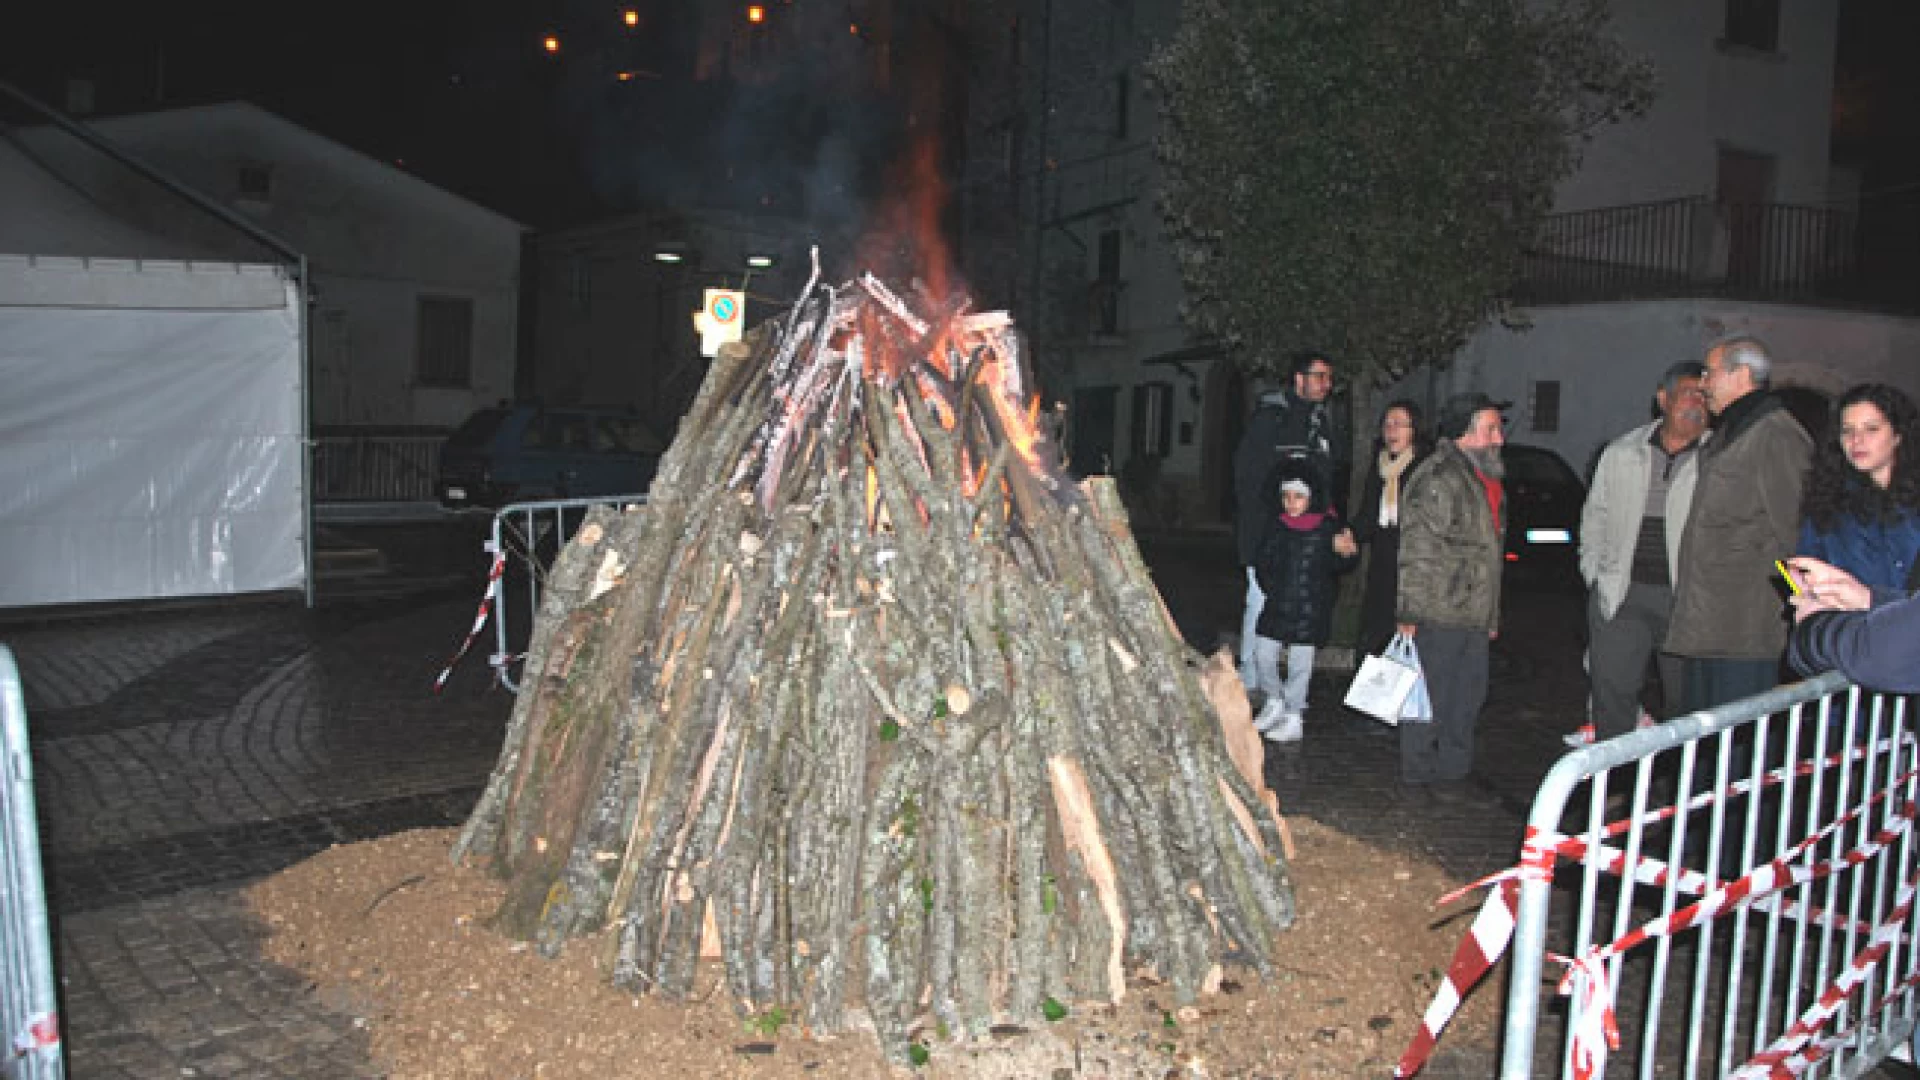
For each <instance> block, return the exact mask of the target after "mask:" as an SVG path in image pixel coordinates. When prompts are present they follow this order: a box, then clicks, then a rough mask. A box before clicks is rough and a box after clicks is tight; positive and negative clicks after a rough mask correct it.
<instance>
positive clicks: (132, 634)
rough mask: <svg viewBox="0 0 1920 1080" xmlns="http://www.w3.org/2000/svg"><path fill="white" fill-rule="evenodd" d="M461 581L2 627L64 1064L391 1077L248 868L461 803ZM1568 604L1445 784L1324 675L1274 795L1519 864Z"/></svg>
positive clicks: (443, 815)
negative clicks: (1422, 788)
mask: <svg viewBox="0 0 1920 1080" xmlns="http://www.w3.org/2000/svg"><path fill="white" fill-rule="evenodd" d="M1143 548H1144V549H1145V550H1146V554H1147V556H1148V560H1149V563H1150V564H1151V565H1152V566H1153V567H1154V570H1155V576H1156V580H1157V582H1158V584H1159V585H1160V588H1161V590H1162V593H1163V595H1165V597H1166V599H1167V602H1168V606H1169V609H1170V611H1171V612H1172V613H1173V615H1174V616H1175V618H1176V620H1177V621H1179V622H1180V624H1181V625H1182V627H1183V628H1184V629H1185V631H1186V632H1187V634H1188V635H1189V637H1190V638H1191V639H1193V640H1194V642H1195V644H1196V645H1199V646H1202V647H1204V646H1207V645H1209V644H1211V642H1212V640H1213V639H1214V638H1216V637H1218V636H1219V635H1220V634H1221V632H1222V631H1225V630H1227V629H1228V628H1230V627H1234V626H1237V623H1238V616H1239V597H1240V594H1241V591H1242V589H1243V584H1242V582H1241V580H1240V578H1239V576H1238V574H1237V572H1236V570H1235V569H1234V568H1233V566H1232V555H1231V550H1230V545H1229V544H1228V543H1227V542H1226V541H1225V539H1224V538H1223V537H1197V538H1196V537H1181V538H1178V539H1176V540H1169V541H1163V542H1161V543H1157V544H1156V543H1155V542H1153V541H1152V540H1151V539H1149V540H1148V541H1147V542H1145V543H1143ZM474 592H475V590H474V589H473V588H465V589H462V590H461V591H460V592H459V593H457V594H455V593H442V594H438V595H436V596H430V597H427V598H424V599H423V598H420V597H417V596H416V597H410V598H409V597H403V598H401V599H397V600H394V599H389V600H384V601H381V600H375V601H369V602H359V603H354V604H350V605H343V606H339V607H332V608H329V607H322V608H321V609H320V610H319V611H307V610H304V609H301V608H298V607H292V606H286V605H278V606H264V605H260V604H257V603H253V604H238V605H232V606H229V607H225V608H218V609H204V608H203V609H196V610H189V611H182V610H161V611H141V612H133V613H120V614H103V615H101V616H99V617H97V618H88V619H80V620H65V621H59V622H44V623H15V624H12V625H7V626H0V641H4V642H5V643H7V644H8V645H10V646H11V647H12V648H13V649H14V652H15V654H16V656H17V657H18V659H19V662H20V666H21V671H22V676H23V682H24V684H25V688H26V694H27V701H28V707H29V721H30V723H31V725H32V732H33V734H32V740H33V754H34V767H35V769H36V781H37V788H38V795H39V800H40V815H41V828H42V834H43V849H44V852H45V857H46V861H47V864H48V872H49V889H50V893H51V897H52V907H53V909H54V911H53V914H54V918H55V921H56V933H57V938H58V940H57V945H56V953H57V957H56V962H57V964H58V970H59V972H60V977H61V980H62V986H63V993H64V1002H63V1014H64V1017H65V1022H66V1034H67V1052H68V1058H69V1064H70V1067H71V1068H70V1071H71V1073H72V1075H75V1076H78V1077H84V1078H89V1080H92V1078H108V1077H110V1078H118V1077H139V1078H142V1080H146V1078H152V1077H175V1076H178V1077H229V1076H231V1077H300V1078H307V1077H314V1078H318V1077H326V1078H329V1080H332V1078H341V1077H346V1078H354V1077H372V1076H377V1075H379V1073H378V1070H377V1069H375V1068H374V1066H373V1065H372V1063H371V1062H370V1061H369V1059H368V1057H367V1039H366V1034H365V1031H364V1029H363V1028H362V1027H361V1026H360V1023H359V1022H358V1021H357V1020H356V1016H357V1015H359V1014H360V1012H361V1010H360V1008H359V1007H358V1006H359V1004H360V1003H356V1002H352V1001H340V1000H322V998H321V997H320V996H319V995H318V994H317V993H316V992H315V991H314V990H313V988H312V987H310V986H308V985H306V984H305V983H304V981H303V980H301V979H300V978H299V977H298V976H297V975H295V974H293V973H291V972H289V971H286V970H285V969H281V968H278V967H276V966H274V965H272V964H269V963H267V962H265V961H264V960H263V959H262V958H261V957H260V954H259V949H258V944H257V943H258V938H259V933H260V931H259V927H258V925H257V924H256V923H255V922H254V921H253V920H252V919H251V918H250V917H249V916H248V914H247V913H246V912H245V911H244V909H243V907H242V905H241V903H240V901H239V899H238V886H239V885H241V884H243V883H245V882H247V881H251V880H254V879H256V878H258V877H260V876H262V875H265V874H268V873H271V872H273V871H275V870H278V869H280V868H282V867H284V866H287V865H290V864H291V863H293V862H295V861H298V860H299V859H302V858H305V857H307V856H309V855H311V854H313V853H314V852H317V851H319V850H322V849H323V848H325V847H326V846H327V845H329V844H334V843H343V842H349V841H353V840H359V839H363V838H369V837H374V836H379V835H384V834H387V833H390V832H394V831H398V830H401V829H406V828H412V827H417V826H425V825H443V824H452V823H457V822H458V821H460V820H462V819H463V818H464V815H465V814H466V812H467V811H468V809H470V808H471V806H472V803H473V799H474V797H475V796H476V794H477V792H478V789H479V785H480V784H481V783H482V782H483V781H484V780H485V777H486V774H487V772H488V770H489V769H490V768H491V766H492V764H493V760H494V758H495V756H496V755H497V753H498V750H499V742H500V737H501V732H502V730H503V727H504V723H505V720H506V717H507V715H508V713H509V711H510V709H511V705H512V698H511V696H510V695H508V694H507V693H506V692H505V691H503V690H500V689H498V688H495V687H492V686H491V685H490V672H489V671H488V669H487V667H486V664H485V661H484V659H483V658H482V657H481V656H478V655H474V656H469V657H468V658H467V659H466V661H465V662H464V663H463V665H462V666H461V667H460V669H459V670H458V671H457V672H456V674H455V676H454V678H453V679H452V681H451V682H450V683H449V685H448V687H447V689H446V692H445V693H444V694H443V695H441V696H438V697H436V696H434V695H433V694H432V693H431V682H432V679H433V677H434V675H435V674H436V673H437V672H438V671H439V669H440V667H441V665H442V664H443V663H444V662H445V660H446V657H447V655H448V654H449V652H450V651H451V650H452V648H453V647H454V646H455V645H456V644H457V643H458V641H459V639H460V637H461V636H462V635H463V634H464V633H465V632H466V628H467V625H468V623H469V621H470V620H471V618H472V613H473V602H474V595H473V593H474ZM1580 617H1581V607H1580V601H1579V598H1578V597H1569V596H1566V595H1555V594H1516V595H1515V596H1514V597H1513V598H1511V601H1510V610H1509V614H1508V623H1507V625H1508V626H1509V634H1508V635H1507V637H1505V638H1503V640H1502V642H1501V643H1499V644H1498V645H1496V648H1495V682H1494V689H1493V693H1492V697H1491V700H1490V701H1489V704H1488V708H1487V711H1486V713H1485V716H1484V719H1483V724H1482V728H1481V749H1480V755H1479V767H1478V769H1477V770H1476V775H1475V777H1474V779H1473V781H1472V782H1471V783H1470V784H1468V785H1466V786H1465V787H1464V788H1462V789H1460V790H1457V791H1453V792H1449V793H1446V794H1445V795H1444V796H1432V795H1427V794H1423V793H1418V792H1410V791H1408V790H1407V789H1403V788H1401V787H1400V786H1399V785H1398V784H1397V783H1396V781H1395V776H1396V773H1397V746H1396V743H1395V740H1394V738H1393V736H1392V735H1391V733H1390V732H1389V731H1387V730H1386V729H1384V728H1382V727H1380V726H1379V725H1377V724H1374V723H1373V722H1372V721H1370V720H1366V719H1365V718H1362V717H1359V716H1358V715H1357V714H1353V713H1350V712H1347V711H1346V710H1344V709H1342V708H1340V707H1339V706H1338V704H1337V703H1336V702H1337V699H1338V695H1339V693H1340V690H1341V689H1342V686H1341V684H1342V683H1343V682H1344V680H1343V679H1342V678H1340V677H1339V676H1338V675H1334V674H1327V673H1323V674H1321V675H1318V676H1316V680H1315V681H1316V685H1315V687H1314V695H1313V699H1312V700H1313V704H1312V707H1311V708H1310V710H1309V712H1308V717H1307V734H1306V740H1305V741H1304V742H1303V743H1301V744H1299V745H1297V746H1293V747H1284V748H1278V749H1276V750H1275V751H1274V752H1272V753H1270V754H1269V758H1268V769H1269V777H1270V781H1271V783H1272V784H1273V786H1274V788H1275V790H1276V791H1278V793H1279V795H1280V798H1281V801H1282V803H1283V810H1284V811H1285V812H1286V813H1288V814H1290V815H1299V816H1305V817H1308V818H1312V819H1316V820H1320V821H1323V822H1325V823H1327V824H1329V825H1332V826H1334V827H1336V828H1339V829H1341V830H1343V831H1345V832H1347V833H1350V834H1352V835H1354V836H1357V837H1359V838H1361V839H1363V840H1366V841H1368V842H1371V843H1376V844H1380V845H1383V846H1392V847H1398V848H1404V849H1410V850H1419V851H1424V852H1427V853H1430V854H1431V855H1433V856H1434V857H1436V858H1438V859H1439V860H1440V861H1441V862H1442V863H1443V864H1444V865H1445V866H1447V867H1448V869H1449V870H1451V871H1453V872H1454V873H1456V874H1459V875H1462V876H1475V875H1479V874H1483V873H1486V872H1488V871H1491V870H1494V869H1498V868H1500V867H1503V866H1506V865H1508V864H1510V863H1511V862H1512V861H1513V859H1514V857H1515V854H1516V852H1517V850H1518V844H1519V839H1520V831H1521V821H1522V815H1523V814H1524V811H1525V808H1526V805H1527V802H1528V800H1529V799H1530V798H1531V794H1532V791H1533V789H1534V787H1535V786H1536V785H1537V784H1538V781H1539V779H1540V777H1541V776H1542V775H1543V774H1544V773H1545V771H1546V768H1547V767H1548V766H1549V765H1551V763H1552V762H1553V761H1554V760H1555V759H1556V758H1557V757H1558V756H1559V754H1560V753H1561V752H1562V747H1561V745H1560V741H1559V738H1560V735H1561V734H1562V733H1563V732H1564V731H1565V730H1567V729H1568V728H1570V727H1571V726H1573V723H1574V720H1573V719H1572V718H1575V717H1577V716H1578V715H1579V712H1580V705H1579V702H1580V696H1581V693H1582V688H1583V686H1584V683H1583V679H1582V676H1581V674H1580V672H1579V669H1578V660H1579V649H1578V644H1577V634H1578V633H1579V630H1578V626H1579V619H1580ZM1382 887H1389V883H1382ZM1459 925H1460V926H1461V929H1462V930H1463V931H1464V929H1465V922H1464V920H1461V921H1460V922H1459ZM1503 989H1504V988H1503V987H1497V986H1488V987H1484V988H1482V991H1481V992H1482V993H1495V992H1501V991H1502V990H1503ZM1442 1047H1443V1048H1442V1052H1441V1053H1440V1054H1439V1055H1438V1057H1436V1059H1435V1060H1434V1061H1433V1063H1432V1064H1431V1065H1430V1066H1429V1068H1428V1070H1427V1072H1426V1073H1425V1074H1424V1075H1425V1076H1428V1077H1430V1078H1433V1080H1468V1078H1473V1080H1480V1078H1485V1077H1489V1076H1491V1075H1493V1071H1494V1062H1495V1058H1494V1048H1493V1047H1492V1046H1490V1045H1463V1044H1461V1043H1459V1042H1457V1041H1454V1040H1449V1041H1447V1042H1443V1044H1442Z"/></svg>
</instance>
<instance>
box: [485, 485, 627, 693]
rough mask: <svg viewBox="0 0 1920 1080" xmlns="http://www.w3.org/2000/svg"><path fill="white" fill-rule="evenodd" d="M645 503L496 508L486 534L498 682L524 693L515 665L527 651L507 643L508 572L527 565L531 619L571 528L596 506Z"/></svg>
mask: <svg viewBox="0 0 1920 1080" xmlns="http://www.w3.org/2000/svg"><path fill="white" fill-rule="evenodd" d="M646 501H647V497H646V496H645V495H644V494H642V495H601V496H595V497H590V498H582V499H547V500H543V501H539V502H522V503H511V504H509V505H506V506H503V507H501V508H500V509H499V510H496V511H495V512H494V515H493V530H492V532H491V533H489V534H488V537H487V554H488V557H489V558H490V560H491V562H492V571H491V572H490V573H489V574H488V584H487V590H488V591H487V596H488V601H489V602H490V603H491V605H492V607H493V641H494V649H493V655H492V656H489V657H488V658H487V663H488V665H490V666H491V667H492V668H493V674H494V677H495V678H496V679H498V680H500V685H502V686H504V687H506V688H507V689H508V690H511V691H513V692H514V693H516V694H517V693H519V692H520V683H519V680H518V679H517V678H516V676H515V674H514V667H515V665H517V664H518V663H519V662H520V660H521V658H522V657H523V656H524V655H525V652H524V650H521V651H519V652H515V651H510V650H509V648H508V641H509V639H510V637H511V635H512V633H513V632H514V630H513V628H511V627H510V626H509V619H508V605H507V595H508V591H509V583H508V572H509V571H510V570H512V569H514V568H515V567H516V566H518V567H524V569H525V573H526V581H525V582H524V595H525V598H526V604H527V617H528V619H532V618H533V617H534V616H535V615H537V614H538V613H539V611H540V586H541V582H542V581H543V580H544V579H545V577H546V572H547V568H548V567H550V566H552V565H553V560H554V559H556V558H558V557H559V555H560V549H561V548H562V547H564V546H566V542H567V540H568V538H569V537H571V536H572V535H573V530H574V529H577V528H579V527H580V522H581V521H583V520H584V519H585V518H586V516H587V511H588V510H590V509H592V508H593V507H596V506H615V507H618V506H639V505H644V504H645V503H646ZM513 591H515V592H521V591H522V589H521V587H515V588H514V589H513Z"/></svg>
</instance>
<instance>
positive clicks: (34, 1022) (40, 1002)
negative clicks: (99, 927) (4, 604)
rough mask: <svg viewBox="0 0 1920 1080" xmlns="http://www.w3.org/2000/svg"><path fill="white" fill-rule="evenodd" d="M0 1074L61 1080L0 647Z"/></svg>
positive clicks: (16, 716) (20, 719) (36, 849)
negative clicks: (0, 1042)
mask: <svg viewBox="0 0 1920 1080" xmlns="http://www.w3.org/2000/svg"><path fill="white" fill-rule="evenodd" d="M0 760H3V761H4V767H5V769H6V775H5V777H3V778H0V810H4V812H5V815H6V819H5V822H4V824H3V825H0V827H4V828H5V830H6V833H5V842H4V843H0V882H3V883H4V889H0V967H4V969H5V970H4V974H3V975H0V977H3V978H4V980H5V982H4V983H3V984H0V1035H4V1037H5V1038H6V1039H7V1046H6V1047H5V1048H0V1058H5V1059H7V1060H6V1063H5V1064H4V1065H0V1074H3V1075H5V1076H7V1077H10V1078H11V1077H19V1078H22V1080H43V1078H54V1077H60V1076H64V1075H66V1057H65V1052H64V1049H63V1047H62V1045H61V1042H60V1017H59V1012H58V1008H59V1007H58V1005H57V1003H56V1001H55V999H54V991H53V949H52V944H51V941H50V939H49V936H48V934H47V895H46V886H45V883H44V882H43V881H42V880H41V876H40V824H39V819H38V817H37V815H36V814H35V812H34V802H33V758H32V756H31V755H30V754H29V753H28V748H27V708H26V705H25V704H24V699H23V697H22V695H21V692H20V669H19V668H18V667H16V666H15V665H14V662H13V650H11V649H9V648H7V647H6V646H4V645H0Z"/></svg>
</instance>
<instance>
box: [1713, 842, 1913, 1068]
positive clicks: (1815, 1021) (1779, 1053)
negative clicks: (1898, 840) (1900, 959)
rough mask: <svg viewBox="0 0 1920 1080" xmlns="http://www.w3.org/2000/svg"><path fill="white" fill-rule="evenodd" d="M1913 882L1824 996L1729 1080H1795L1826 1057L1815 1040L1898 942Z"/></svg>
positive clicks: (1908, 911) (1903, 889)
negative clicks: (1766, 1079) (1788, 1079)
mask: <svg viewBox="0 0 1920 1080" xmlns="http://www.w3.org/2000/svg"><path fill="white" fill-rule="evenodd" d="M1914 885H1915V879H1911V878H1910V879H1908V881H1907V883H1906V884H1905V885H1903V886H1901V889H1900V895H1899V897H1898V898H1897V902H1896V903H1895V904H1894V908H1893V910H1892V911H1891V912H1889V913H1888V914H1887V921H1886V922H1884V923H1882V924H1880V926H1879V927H1878V928H1877V929H1876V930H1874V932H1873V936H1872V937H1871V938H1869V939H1868V940H1867V947H1866V948H1864V949H1862V950H1860V952H1859V953H1858V954H1857V955H1856V956H1854V958H1853V960H1852V961H1851V962H1849V963H1848V964H1847V966H1846V968H1845V969H1844V970H1842V971H1841V972H1840V976H1839V978H1837V979H1835V980H1834V981H1833V985H1832V986H1829V987H1828V988H1827V990H1826V992H1825V993H1823V994H1821V995H1820V997H1819V999H1818V1000H1817V1001H1815V1002H1814V1003H1813V1004H1812V1005H1811V1006H1809V1007H1808V1008H1807V1011H1806V1012H1804V1013H1802V1014H1801V1015H1800V1018H1799V1019H1797V1020H1795V1021H1794V1023H1793V1026H1792V1027H1790V1028H1788V1029H1787V1030H1786V1031H1785V1033H1783V1034H1782V1035H1781V1036H1780V1037H1779V1038H1778V1039H1775V1040H1774V1041H1773V1042H1772V1043H1771V1044H1770V1045H1769V1046H1768V1047H1767V1048H1766V1049H1765V1050H1762V1051H1760V1052H1759V1053H1758V1054H1755V1055H1754V1056H1753V1059H1752V1060H1751V1061H1748V1062H1747V1063H1746V1064H1745V1065H1742V1066H1741V1067H1740V1068H1739V1069H1737V1070H1735V1071H1734V1073H1733V1077H1732V1080H1761V1078H1763V1077H1769V1078H1770V1077H1795V1076H1799V1075H1800V1074H1801V1073H1803V1072H1805V1071H1807V1069H1808V1068H1809V1067H1810V1066H1811V1065H1812V1064H1813V1062H1814V1061H1816V1060H1818V1059H1819V1058H1820V1057H1824V1056H1825V1054H1826V1047H1824V1046H1817V1045H1810V1044H1812V1043H1813V1039H1814V1036H1815V1035H1817V1034H1818V1033H1819V1032H1820V1030H1821V1029H1822V1028H1824V1027H1826V1026H1827V1024H1828V1022H1829V1021H1831V1020H1832V1019H1833V1017H1834V1014H1836V1013H1838V1012H1839V1011H1840V1007H1841V1006H1842V1005H1844V1004H1846V1001H1847V999H1848V998H1849V997H1852V996H1853V992H1854V991H1855V990H1856V989H1858V988H1859V987H1860V985H1861V984H1862V983H1864V982H1866V981H1867V979H1868V978H1870V977H1872V975H1873V972H1874V969H1875V968H1877V967H1879V965H1880V961H1882V960H1884V959H1886V956H1887V953H1888V951H1889V950H1891V949H1892V948H1893V946H1894V943H1895V942H1896V941H1898V940H1899V937H1900V930H1901V927H1902V925H1903V924H1904V923H1905V922H1906V921H1907V916H1908V915H1910V914H1912V913H1913V894H1914Z"/></svg>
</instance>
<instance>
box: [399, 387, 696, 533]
mask: <svg viewBox="0 0 1920 1080" xmlns="http://www.w3.org/2000/svg"><path fill="white" fill-rule="evenodd" d="M663 449H664V448H663V447H662V446H661V443H660V440H659V438H658V437H657V436H655V435H654V434H653V432H652V431H650V430H649V429H648V428H647V426H646V424H645V423H644V422H642V421H641V420H640V418H639V417H637V416H635V415H633V414H632V413H629V412H626V411H623V410H619V409H603V408H589V407H580V406H544V407H543V406H538V405H502V406H498V407H495V408H490V409H482V410H480V411H479V412H477V413H474V414H473V415H472V416H470V417H468V418H467V420H466V422H465V423H463V424H461V425H460V426H459V427H458V428H456V429H455V430H454V432H453V434H452V435H450V436H448V438H447V441H446V443H445V445H444V446H442V447H441V450H440V469H439V475H438V476H437V477H436V480H435V484H434V487H435V490H436V491H437V492H438V493H439V496H440V502H441V504H442V505H444V506H447V507H449V508H452V509H461V508H465V507H486V508H495V507H500V506H504V505H506V504H507V503H513V502H528V501H532V500H536V499H569V498H577V497H585V496H595V495H640V494H644V493H645V492H646V490H647V485H649V484H651V483H652V482H653V471H654V468H655V467H656V466H657V465H658V464H659V462H660V454H661V451H662V450H663Z"/></svg>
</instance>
